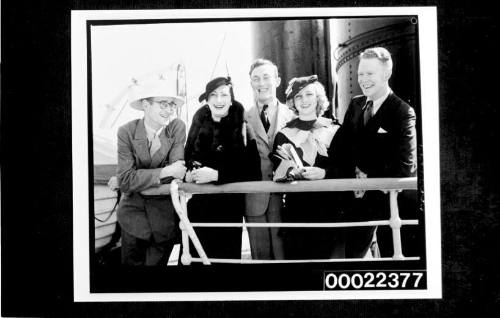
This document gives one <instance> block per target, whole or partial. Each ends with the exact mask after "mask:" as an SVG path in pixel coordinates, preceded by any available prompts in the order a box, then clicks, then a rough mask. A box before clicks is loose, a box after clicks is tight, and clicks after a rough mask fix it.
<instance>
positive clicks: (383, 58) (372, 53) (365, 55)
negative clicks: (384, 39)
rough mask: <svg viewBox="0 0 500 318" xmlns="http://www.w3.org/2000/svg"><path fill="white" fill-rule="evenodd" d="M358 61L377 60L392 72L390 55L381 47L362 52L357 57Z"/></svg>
mask: <svg viewBox="0 0 500 318" xmlns="http://www.w3.org/2000/svg"><path fill="white" fill-rule="evenodd" d="M359 58H360V59H374V58H375V59H378V60H379V61H380V62H382V64H384V66H386V67H387V69H388V70H389V71H390V72H392V58H391V53H389V51H387V49H385V48H383V47H372V48H369V49H366V50H364V51H363V52H361V54H360V55H359Z"/></svg>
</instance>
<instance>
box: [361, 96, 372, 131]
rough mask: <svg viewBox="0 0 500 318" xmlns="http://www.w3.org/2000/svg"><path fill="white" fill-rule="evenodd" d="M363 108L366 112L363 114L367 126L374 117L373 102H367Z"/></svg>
mask: <svg viewBox="0 0 500 318" xmlns="http://www.w3.org/2000/svg"><path fill="white" fill-rule="evenodd" d="M363 108H364V110H365V111H364V113H363V123H364V124H365V125H366V123H367V122H368V120H370V118H372V116H373V101H371V100H369V101H367V102H366V105H365V107H363Z"/></svg>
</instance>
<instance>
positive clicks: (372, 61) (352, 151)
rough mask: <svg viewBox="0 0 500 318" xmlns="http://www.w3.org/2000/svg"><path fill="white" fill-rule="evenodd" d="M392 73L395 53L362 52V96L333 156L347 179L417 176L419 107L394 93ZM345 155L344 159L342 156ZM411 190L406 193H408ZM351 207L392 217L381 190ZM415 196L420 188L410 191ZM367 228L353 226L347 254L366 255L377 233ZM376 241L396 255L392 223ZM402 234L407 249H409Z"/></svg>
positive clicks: (407, 211)
mask: <svg viewBox="0 0 500 318" xmlns="http://www.w3.org/2000/svg"><path fill="white" fill-rule="evenodd" d="M391 74H392V59H391V55H390V53H389V52H388V51H387V50H386V49H385V48H381V47H376V48H370V49H367V50H365V51H364V52H362V53H361V55H360V62H359V67H358V83H359V86H360V88H361V90H362V91H363V95H362V96H355V97H353V98H352V100H351V102H350V104H349V107H348V109H347V112H346V114H345V117H344V120H343V124H342V127H341V128H340V129H339V131H338V133H337V136H336V142H337V144H338V147H332V151H333V152H334V153H332V157H333V159H334V160H339V161H338V164H339V165H343V166H344V171H345V175H344V177H347V178H352V177H356V178H365V177H368V178H394V177H413V176H416V170H417V155H416V146H417V142H416V130H415V111H414V110H413V108H412V107H410V106H409V105H408V104H407V103H406V102H404V101H403V100H402V99H401V98H399V97H398V96H397V95H396V94H394V93H393V92H392V90H391V88H390V87H389V78H390V77H391ZM339 158H340V159H339ZM404 192H407V191H404ZM404 192H403V195H400V198H399V201H400V204H399V206H400V212H401V215H402V216H404V215H405V216H409V215H412V213H413V216H414V215H415V213H416V210H417V206H416V200H412V199H410V201H413V202H414V203H415V205H411V204H405V205H408V206H409V208H406V206H405V208H402V204H401V201H405V202H407V201H408V200H405V199H404V198H402V196H403V197H404V195H406V194H405V193H404ZM355 196H356V198H357V199H354V200H353V203H352V205H351V211H349V212H348V213H347V214H348V215H349V217H350V218H351V219H359V220H362V219H363V218H365V220H368V219H388V218H389V216H390V215H389V212H388V208H389V207H388V196H387V195H384V194H383V193H382V192H380V191H368V192H367V193H356V194H355ZM410 197H414V198H415V197H416V192H413V193H410ZM374 230H375V229H374V228H372V229H369V230H368V231H367V230H366V229H363V228H356V229H353V230H348V231H347V233H349V239H348V241H347V244H346V254H348V255H349V254H350V255H351V257H356V256H358V257H359V256H362V255H363V253H365V252H366V251H367V249H368V246H369V245H370V242H371V238H372V235H373V231H374ZM377 241H378V245H379V248H380V253H381V256H389V257H390V256H392V235H391V233H390V228H389V227H380V228H379V229H378V230H377ZM405 243H408V242H404V238H403V248H404V247H405V245H404V244H405Z"/></svg>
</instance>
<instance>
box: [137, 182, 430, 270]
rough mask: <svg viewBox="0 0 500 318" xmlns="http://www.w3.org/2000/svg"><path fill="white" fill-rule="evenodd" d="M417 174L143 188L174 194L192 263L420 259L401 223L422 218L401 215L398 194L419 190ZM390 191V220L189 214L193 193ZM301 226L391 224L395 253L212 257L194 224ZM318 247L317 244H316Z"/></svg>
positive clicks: (184, 257) (185, 260) (184, 258)
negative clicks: (407, 245) (222, 218)
mask: <svg viewBox="0 0 500 318" xmlns="http://www.w3.org/2000/svg"><path fill="white" fill-rule="evenodd" d="M416 189H417V178H416V177H412V178H365V179H328V180H314V181H295V182H291V183H276V182H272V181H251V182H235V183H227V184H221V185H213V184H194V183H183V182H180V181H177V180H174V181H173V182H172V183H171V184H168V185H162V186H160V187H158V188H154V189H149V190H146V191H143V192H142V193H143V194H145V195H165V194H170V195H171V197H172V203H173V205H174V208H175V211H176V212H177V215H178V216H179V219H180V229H181V231H182V254H181V262H182V264H184V265H189V264H191V262H202V263H203V264H206V265H210V264H211V263H240V264H252V263H253V264H255V263H260V264H262V263H304V262H352V261H387V260H419V259H420V257H418V256H410V257H407V256H404V255H403V249H402V243H401V227H402V226H407V225H418V224H419V222H418V220H402V219H401V218H400V216H399V209H398V202H397V196H398V193H399V192H401V191H403V190H416ZM374 190H380V191H383V192H384V193H388V200H389V207H390V218H389V219H388V220H369V221H362V222H332V223H244V222H243V220H242V222H237V223H192V222H190V220H189V217H188V209H187V201H188V198H189V197H191V196H192V195H197V194H216V193H289V192H319V191H322V192H324V191H374ZM244 226H246V227H301V228H317V227H322V228H350V227H366V226H390V227H391V229H392V240H393V248H394V254H393V256H392V257H380V258H333V259H314V260H311V259H309V260H286V259H285V260H258V259H257V260H247V259H220V258H209V257H208V256H207V255H206V253H205V251H204V249H203V246H202V244H201V242H200V240H199V239H198V237H197V235H196V232H195V230H194V227H244ZM190 240H191V242H192V243H193V245H194V247H195V249H196V251H197V253H198V255H199V257H192V256H191V254H190V249H189V245H190V244H189V241H190ZM312 248H314V247H312Z"/></svg>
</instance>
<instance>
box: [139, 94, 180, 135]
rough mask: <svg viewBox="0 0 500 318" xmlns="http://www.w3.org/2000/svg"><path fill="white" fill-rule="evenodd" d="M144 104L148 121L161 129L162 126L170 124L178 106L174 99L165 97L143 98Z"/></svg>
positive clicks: (155, 127) (152, 125)
mask: <svg viewBox="0 0 500 318" xmlns="http://www.w3.org/2000/svg"><path fill="white" fill-rule="evenodd" d="M142 106H143V109H144V118H145V120H146V123H147V124H148V125H149V126H150V127H152V128H154V129H159V128H160V127H161V126H164V125H166V124H168V121H169V119H170V117H172V115H173V114H174V112H175V108H176V107H175V102H174V101H173V100H172V99H169V98H163V97H162V98H159V97H151V98H146V99H143V100H142Z"/></svg>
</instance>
